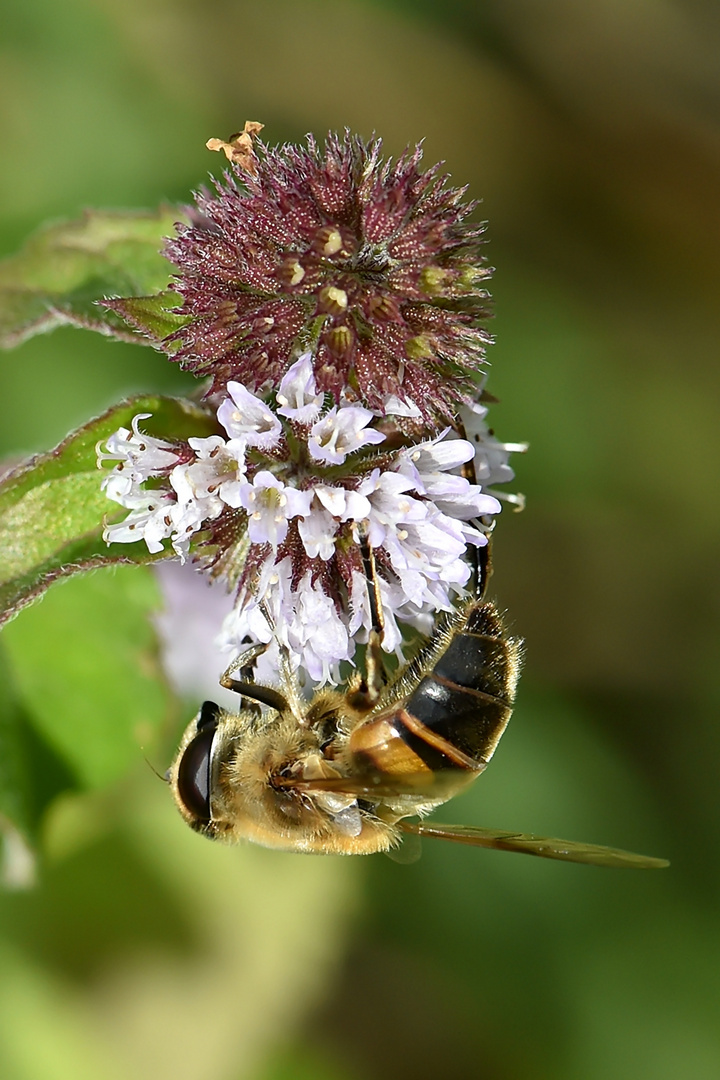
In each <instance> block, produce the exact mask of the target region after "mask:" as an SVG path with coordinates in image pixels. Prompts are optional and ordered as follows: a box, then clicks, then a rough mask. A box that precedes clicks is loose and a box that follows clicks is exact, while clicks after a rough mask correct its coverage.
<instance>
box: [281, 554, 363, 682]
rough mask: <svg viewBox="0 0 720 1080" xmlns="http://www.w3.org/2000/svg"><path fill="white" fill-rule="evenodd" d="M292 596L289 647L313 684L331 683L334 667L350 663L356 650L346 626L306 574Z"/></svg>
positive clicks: (331, 604) (334, 671)
mask: <svg viewBox="0 0 720 1080" xmlns="http://www.w3.org/2000/svg"><path fill="white" fill-rule="evenodd" d="M294 596H295V599H294V613H293V616H292V617H291V618H290V619H289V622H288V627H287V641H288V645H289V646H290V649H291V650H292V651H293V652H295V653H296V654H297V655H298V656H300V663H301V664H302V666H303V667H304V668H305V670H306V671H307V673H308V675H309V676H310V678H311V679H312V680H313V682H316V683H326V682H330V681H334V676H335V674H336V665H337V664H338V663H339V661H341V660H350V659H351V658H352V654H353V653H354V651H355V648H354V645H353V644H352V642H351V640H350V636H349V634H348V631H347V626H346V625H344V623H343V621H342V619H341V618H340V616H339V615H338V612H337V609H336V607H335V604H334V603H333V601H332V600H331V598H330V597H329V596H328V595H327V594H326V593H324V592H323V591H322V589H321V588H319V587H318V586H315V585H313V584H312V580H311V575H310V572H309V571H308V573H307V574H305V576H304V577H303V579H302V581H301V582H300V584H299V585H298V588H297V591H296V593H295V594H294Z"/></svg>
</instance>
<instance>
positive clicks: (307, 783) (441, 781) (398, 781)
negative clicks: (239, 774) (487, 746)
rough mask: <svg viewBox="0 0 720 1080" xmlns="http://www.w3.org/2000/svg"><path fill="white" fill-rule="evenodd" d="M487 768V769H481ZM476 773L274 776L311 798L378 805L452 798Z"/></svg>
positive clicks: (281, 785)
mask: <svg viewBox="0 0 720 1080" xmlns="http://www.w3.org/2000/svg"><path fill="white" fill-rule="evenodd" d="M482 768H484V766H483V767H482ZM482 768H478V769H477V771H475V770H470V769H467V770H462V771H461V770H459V769H457V770H451V769H447V770H440V771H437V772H435V771H433V772H431V771H430V770H427V771H426V772H413V773H405V774H403V775H397V776H388V775H387V773H382V772H377V773H374V772H368V773H366V774H363V775H362V776H327V777H325V776H323V777H317V778H315V777H312V778H309V779H302V778H300V777H297V778H296V777H290V776H288V777H283V776H279V777H274V778H273V786H274V787H278V788H286V789H288V790H290V789H292V790H293V791H306V792H307V793H308V794H309V795H312V794H313V793H317V794H320V793H321V792H325V791H333V792H337V793H338V794H340V795H354V796H355V797H356V798H358V799H369V800H370V801H374V802H379V801H380V800H381V799H398V798H402V797H403V796H408V797H409V798H414V799H420V798H428V799H442V800H446V799H450V798H452V796H453V795H455V794H456V793H457V792H458V791H459V790H460V789H461V788H463V787H465V786H466V785H467V784H468V783H470V782H471V781H472V780H474V779H475V777H476V776H477V775H478V774H479V773H480V772H482Z"/></svg>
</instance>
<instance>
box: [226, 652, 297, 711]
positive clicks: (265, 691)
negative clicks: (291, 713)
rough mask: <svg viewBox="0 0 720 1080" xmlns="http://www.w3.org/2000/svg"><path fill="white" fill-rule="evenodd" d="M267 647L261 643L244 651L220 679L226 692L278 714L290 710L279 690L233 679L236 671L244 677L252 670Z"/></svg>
mask: <svg viewBox="0 0 720 1080" xmlns="http://www.w3.org/2000/svg"><path fill="white" fill-rule="evenodd" d="M267 647H268V646H267V644H266V643H265V642H262V641H261V642H258V643H257V644H256V645H251V646H250V647H249V648H248V649H244V650H243V651H242V652H241V653H240V654H239V655H238V656H236V657H235V659H234V660H233V661H232V663H231V664H229V665H228V667H227V668H226V670H225V672H224V673H223V675H222V676H221V678H220V685H221V686H224V687H225V689H226V690H233V691H234V692H235V693H236V694H240V695H241V696H242V697H243V698H248V699H249V700H250V701H251V702H259V703H260V704H261V705H269V706H270V708H271V709H276V710H277V711H278V712H284V711H285V710H286V709H287V708H288V703H287V700H286V698H285V697H284V696H283V695H282V694H281V693H280V692H279V691H278V690H273V689H272V687H270V686H258V685H257V684H256V683H253V682H247V681H246V680H245V679H233V678H232V676H233V675H234V674H235V672H236V671H239V672H240V673H241V675H242V674H245V673H246V672H247V671H248V670H252V665H253V663H254V662H255V661H256V660H257V658H258V657H259V656H262V654H263V653H264V652H265V651H266V650H267ZM244 707H245V705H244V703H243V708H244Z"/></svg>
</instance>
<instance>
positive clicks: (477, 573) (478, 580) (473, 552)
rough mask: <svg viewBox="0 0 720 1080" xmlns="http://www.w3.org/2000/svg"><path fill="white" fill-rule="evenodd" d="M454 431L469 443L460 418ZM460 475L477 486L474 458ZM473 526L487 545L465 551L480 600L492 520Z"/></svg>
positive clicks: (487, 569)
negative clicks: (485, 540) (479, 531)
mask: <svg viewBox="0 0 720 1080" xmlns="http://www.w3.org/2000/svg"><path fill="white" fill-rule="evenodd" d="M454 426H455V431H456V432H457V434H458V435H459V436H460V438H461V439H465V441H466V442H470V439H468V437H467V432H466V431H465V425H464V424H463V422H462V420H461V419H460V417H457V418H456V419H455V425H454ZM471 445H472V444H471ZM460 471H461V472H462V475H463V476H464V477H465V479H466V480H467V482H468V483H469V484H473V485H476V484H477V473H476V472H475V460H474V456H473V457H472V458H470V460H469V461H465V462H464V463H463V464H462V466H461V467H460ZM475 524H476V525H477V526H478V527H479V528H480V530H481V531H482V532H484V533H485V534H486V535H487V543H486V544H484V545H483V546H482V547H475V545H474V544H468V545H467V548H466V551H467V557H468V562H469V563H470V569H471V571H472V578H471V581H470V584H471V588H472V592H473V595H474V596H476V597H477V598H478V599H480V600H482V598H483V597H484V596H485V590H486V589H487V584H488V580H489V578H490V575H491V574H492V564H491V561H490V535H489V534H490V532H491V531H492V529H493V526H494V524H495V523H494V521H493V519H492V518H476V519H475Z"/></svg>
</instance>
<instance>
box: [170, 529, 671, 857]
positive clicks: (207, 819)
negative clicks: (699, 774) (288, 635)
mask: <svg viewBox="0 0 720 1080" xmlns="http://www.w3.org/2000/svg"><path fill="white" fill-rule="evenodd" d="M360 546H361V553H362V557H363V563H364V566H365V573H366V576H367V579H368V589H369V594H370V609H371V613H372V622H373V628H372V630H371V633H370V637H369V642H368V646H367V650H366V659H365V672H364V674H360V673H356V674H355V676H354V677H353V679H352V680H351V681H350V682H349V683H348V685H347V687H346V690H345V692H340V691H337V690H330V689H328V690H320V691H318V692H317V693H316V694H315V696H314V697H313V698H312V700H310V701H307V700H304V699H303V697H302V694H301V692H300V688H299V686H298V684H297V679H296V677H295V675H294V673H293V671H292V669H291V666H290V662H289V657H288V656H287V654H285V653H283V651H282V650H281V659H280V666H281V671H280V675H281V685H280V689H275V688H272V687H268V686H262V685H258V684H256V683H254V682H252V681H251V678H252V665H253V663H254V661H255V660H257V658H258V656H259V655H260V654H261V653H262V651H263V650H264V649H265V648H267V646H264V645H254V646H251V647H250V648H248V649H247V650H245V651H244V652H243V653H242V654H241V655H240V656H238V657H237V659H236V660H235V661H233V663H232V664H231V665H230V667H229V668H228V670H227V671H226V672H225V674H224V675H223V676H222V678H221V679H220V683H221V685H222V686H224V687H226V688H228V689H230V690H234V691H235V692H236V693H237V694H238V695H239V696H240V704H241V708H240V711H239V712H237V713H232V712H229V711H227V710H226V709H223V708H220V707H219V706H218V705H216V704H215V703H214V702H211V701H206V702H205V703H204V704H203V706H202V707H201V709H200V711H199V712H198V714H197V716H196V717H195V718H194V719H193V720H192V722H191V723H190V725H189V726H188V728H187V730H186V731H185V734H184V737H183V739H182V742H181V745H180V748H179V750H178V753H177V756H176V758H175V761H174V762H173V764H172V766H171V768H170V770H169V773H168V779H169V781H170V784H171V786H172V790H173V794H174V797H175V801H176V803H177V806H178V808H179V810H180V813H181V814H182V816H183V817H184V818H185V820H186V822H187V823H188V824H189V825H190V827H191V828H193V829H194V830H195V831H197V832H199V833H202V834H203V835H204V836H208V837H210V838H211V839H220V840H226V841H230V842H232V841H236V840H241V839H245V840H252V841H254V842H256V843H259V844H262V845H264V846H266V847H272V848H276V849H280V850H284V851H294V852H314V853H321V854H347V855H353V854H370V853H373V852H378V851H386V852H387V851H391V849H393V848H395V847H397V846H398V845H399V844H400V842H401V841H402V839H403V837H404V836H405V835H407V834H416V835H418V836H421V837H422V836H427V837H439V838H441V839H445V840H454V841H456V842H459V843H463V844H471V845H475V846H479V847H489V848H496V849H500V850H503V851H520V852H525V853H526V854H530V855H540V856H543V857H545V858H550V859H564V860H568V861H570V862H583V863H592V864H595V865H597V866H625V867H638V868H651V867H662V866H666V865H667V862H666V861H665V860H664V859H655V858H650V857H647V856H643V855H634V854H632V853H630V852H626V851H619V850H616V849H614V848H606V847H598V846H595V845H592V844H582V843H574V842H571V841H565V840H557V839H547V838H544V837H538V836H534V835H532V834H525V833H512V832H504V831H500V830H493V829H483V828H477V827H474V826H467V825H454V826H453V825H439V824H435V823H426V822H424V820H423V819H424V817H425V816H426V815H427V814H428V813H429V812H430V811H432V810H433V809H435V807H437V806H439V805H441V804H442V803H444V802H446V801H447V800H448V799H450V798H451V797H452V796H453V795H455V794H457V793H458V792H459V791H461V790H462V789H463V788H465V787H466V786H467V785H468V784H470V783H471V782H472V781H473V780H474V779H475V778H476V777H477V776H478V775H479V774H480V773H481V772H482V771H483V770H484V769H485V767H486V766H487V764H488V762H489V761H490V759H491V757H492V755H493V753H494V751H495V748H496V746H497V744H498V742H499V740H500V737H501V735H502V733H503V731H504V730H505V727H506V725H507V723H508V720H509V719H510V715H511V712H512V706H513V700H514V696H515V687H516V684H517V680H518V675H519V671H520V660H521V648H522V643H521V641H520V640H519V639H517V638H514V637H512V636H510V635H509V634H508V633H507V632H506V630H505V627H504V625H503V621H502V618H501V616H500V614H499V612H498V611H497V609H496V607H495V605H494V604H493V603H491V602H490V601H488V600H486V599H485V598H484V594H485V585H486V580H487V576H488V562H487V550H488V549H487V548H483V549H480V550H481V553H482V554H481V557H480V559H479V562H478V567H477V571H476V575H475V577H476V582H477V585H476V590H475V595H474V596H471V597H470V598H469V599H466V600H464V601H463V602H462V603H461V604H460V605H459V606H458V608H457V610H456V611H455V612H454V613H453V614H452V615H450V616H449V617H448V618H446V619H445V620H444V621H443V622H442V623H441V625H440V626H439V628H438V630H437V632H436V633H435V634H434V636H433V638H432V640H431V641H429V642H428V643H427V644H426V645H425V647H424V648H423V649H422V650H421V651H420V653H419V654H418V656H417V657H416V658H415V659H414V660H413V661H412V662H410V663H409V664H407V665H406V666H405V667H403V668H402V669H401V670H400V671H399V672H398V673H397V674H396V675H395V676H394V677H393V678H392V680H390V681H387V680H386V675H385V667H384V663H383V659H382V652H381V648H380V642H381V640H382V632H383V624H382V606H381V604H380V593H379V584H378V578H377V572H376V568H375V561H374V557H373V552H372V549H371V548H370V547H369V545H368V543H367V541H366V540H365V539H364V538H362V537H361V540H360ZM268 618H269V617H268ZM237 672H239V673H240V675H241V678H240V679H236V678H234V677H233V676H234V675H235V674H236V673H237ZM409 818H415V819H419V820H414V821H412V820H408V819H409Z"/></svg>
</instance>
